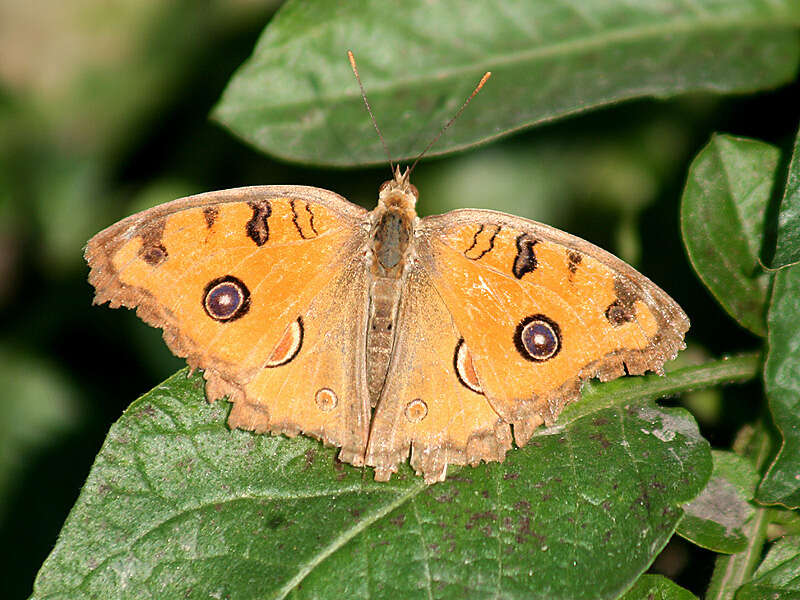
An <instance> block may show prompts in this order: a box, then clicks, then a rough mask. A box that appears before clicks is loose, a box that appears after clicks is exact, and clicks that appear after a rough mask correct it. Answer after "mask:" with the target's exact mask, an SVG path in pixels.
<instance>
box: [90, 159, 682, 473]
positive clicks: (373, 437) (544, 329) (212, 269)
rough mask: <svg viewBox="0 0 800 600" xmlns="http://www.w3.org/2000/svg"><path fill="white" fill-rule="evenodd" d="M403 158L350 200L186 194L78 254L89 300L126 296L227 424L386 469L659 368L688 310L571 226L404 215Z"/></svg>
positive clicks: (536, 418)
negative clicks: (590, 386) (359, 200)
mask: <svg viewBox="0 0 800 600" xmlns="http://www.w3.org/2000/svg"><path fill="white" fill-rule="evenodd" d="M417 198H418V193H417V190H416V188H415V187H414V186H413V185H411V183H410V182H409V170H408V169H406V170H405V171H401V170H400V168H394V169H393V178H392V179H391V180H389V181H387V182H385V183H384V184H383V185H382V186H381V188H380V191H379V194H378V205H377V207H376V208H375V209H374V210H372V211H370V212H368V211H366V210H365V209H363V208H361V207H359V206H356V205H354V204H351V203H350V202H348V201H347V200H345V199H344V198H342V197H341V196H338V195H337V194H335V193H333V192H330V191H327V190H323V189H318V188H312V187H305V186H261V187H246V188H238V189H232V190H225V191H218V192H211V193H207V194H200V195H197V196H191V197H188V198H183V199H180V200H176V201H174V202H169V203H167V204H164V205H162V206H158V207H155V208H151V209H149V210H146V211H144V212H141V213H139V214H136V215H133V216H131V217H128V218H127V219H124V220H122V221H120V222H119V223H117V224H115V225H112V226H111V227H109V228H108V229H106V230H104V231H102V232H100V233H99V234H97V235H96V236H95V237H93V238H92V239H91V240H90V241H89V243H88V246H87V249H86V260H87V261H88V263H89V266H90V274H89V281H90V282H91V284H92V285H93V286H94V287H95V289H96V297H95V303H104V302H108V303H109V304H110V305H111V307H114V308H115V307H119V306H126V307H129V308H136V309H137V314H138V315H139V316H140V317H141V318H142V319H143V320H144V321H145V322H147V323H149V324H150V325H153V326H155V327H160V328H162V329H163V330H164V339H165V341H166V343H167V345H168V346H169V348H170V349H171V350H172V351H173V352H174V353H175V354H177V355H178V356H181V357H185V358H186V359H187V361H188V363H189V365H190V366H191V367H192V368H200V369H203V374H204V377H205V379H206V382H207V384H206V394H207V396H208V399H209V400H210V401H213V400H215V399H217V398H222V397H228V399H229V400H230V401H231V402H232V403H233V407H232V410H231V412H230V416H229V418H228V423H229V425H230V427H231V428H241V429H246V430H251V431H255V432H257V433H266V432H271V433H273V434H285V435H289V436H294V435H296V434H298V433H304V434H306V435H310V436H312V437H315V438H318V439H320V440H322V441H323V442H324V443H326V444H331V445H335V446H338V447H339V448H341V450H340V452H339V458H340V460H342V461H344V462H347V463H350V464H353V465H356V466H361V465H369V466H371V467H374V468H375V478H376V479H378V480H381V481H385V480H388V479H389V477H390V476H391V474H392V473H393V472H394V471H396V470H397V466H398V464H399V463H401V462H402V461H404V460H406V458H407V457H408V456H409V452H410V455H411V460H410V462H411V465H412V466H413V467H414V468H415V470H416V471H417V472H418V473H420V474H422V475H423V476H424V478H425V480H426V481H428V482H433V481H440V480H443V479H444V478H445V476H446V473H447V466H448V465H451V464H455V465H464V464H470V465H475V464H477V463H479V462H480V461H482V460H483V461H502V460H503V459H504V457H505V454H506V451H507V450H509V448H510V447H511V444H512V428H511V426H512V425H513V441H514V442H516V444H517V445H518V446H523V445H524V444H525V443H526V442H527V441H528V439H529V438H530V436H531V434H532V432H533V430H534V429H535V428H536V427H538V426H539V425H541V424H543V423H545V424H549V423H552V422H553V421H554V420H555V418H556V417H557V416H558V414H559V413H560V412H561V410H562V409H563V408H564V406H565V404H567V403H568V402H571V401H573V400H575V399H576V398H577V397H578V396H579V394H580V386H581V383H582V382H583V381H584V380H586V379H588V378H591V377H598V378H600V379H601V380H603V381H606V380H609V379H614V378H616V377H620V376H622V375H625V374H631V375H635V374H640V373H644V372H645V371H648V370H649V371H656V372H661V370H662V366H663V365H664V363H665V362H666V361H668V360H670V359H672V358H674V357H675V355H676V354H677V352H678V351H679V350H680V349H682V348H683V347H684V344H683V337H684V334H685V333H686V331H687V330H688V328H689V320H688V318H687V317H686V315H685V314H684V312H683V311H682V310H681V308H680V307H679V306H678V305H677V304H676V303H675V302H674V301H673V300H672V299H671V298H670V297H669V296H668V295H667V294H666V293H664V292H663V291H662V290H661V289H660V288H658V287H657V286H656V285H655V284H653V283H652V282H651V281H650V280H649V279H647V278H646V277H644V276H643V275H641V274H640V273H638V272H637V271H635V270H634V269H633V268H631V267H630V266H628V265H627V264H626V263H624V262H623V261H621V260H619V259H618V258H616V257H614V256H612V255H611V254H609V253H607V252H605V251H603V250H601V249H600V248H598V247H596V246H594V245H592V244H590V243H589V242H587V241H585V240H582V239H580V238H577V237H574V236H572V235H569V234H567V233H564V232H563V231H559V230H557V229H554V228H552V227H549V226H547V225H543V224H541V223H536V222H534V221H530V220H527V219H523V218H521V217H515V216H511V215H507V214H503V213H500V212H496V211H491V210H477V209H463V210H456V211H453V212H450V213H447V214H444V215H435V216H428V217H425V218H422V219H420V218H418V217H417V214H416V211H415V204H416V201H417Z"/></svg>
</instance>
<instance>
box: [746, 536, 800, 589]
mask: <svg viewBox="0 0 800 600" xmlns="http://www.w3.org/2000/svg"><path fill="white" fill-rule="evenodd" d="M765 598H769V599H770V600H797V599H798V598H800V536H797V535H795V536H788V537H785V538H781V539H780V540H778V541H777V542H776V543H775V544H774V545H773V546H772V548H770V550H769V552H768V553H767V556H766V557H765V558H764V561H763V562H762V563H761V564H760V565H759V567H758V570H757V571H756V572H755V574H754V575H753V580H752V581H751V582H750V583H748V584H746V585H744V586H742V587H741V588H740V589H739V592H738V593H737V594H736V600H764V599H765Z"/></svg>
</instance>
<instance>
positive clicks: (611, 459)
mask: <svg viewBox="0 0 800 600" xmlns="http://www.w3.org/2000/svg"><path fill="white" fill-rule="evenodd" d="M719 366H720V371H719V377H718V379H717V382H719V381H722V380H723V378H724V379H736V378H743V377H747V376H750V375H751V374H752V369H750V368H749V366H745V367H744V368H741V369H739V371H738V375H737V374H734V373H731V371H730V370H729V365H728V364H724V363H723V362H722V361H721V362H720V363H719ZM705 368H706V369H707V368H708V367H705ZM670 377H671V375H667V376H666V377H664V378H662V380H664V381H667V382H669V381H670ZM631 381H632V382H634V383H635V382H636V381H637V379H635V378H631ZM634 383H631V384H629V385H630V389H635V386H634ZM679 385H680V382H679ZM202 387H203V383H202V379H201V378H200V377H199V376H195V377H191V378H188V379H187V378H186V376H185V372H183V371H182V372H179V373H178V374H177V375H175V376H173V377H172V378H170V379H169V380H167V381H166V382H165V383H164V384H163V385H161V386H159V387H157V388H155V389H154V390H153V391H151V392H150V393H148V394H147V395H145V396H144V397H142V398H140V399H139V400H137V401H136V402H134V403H133V404H132V405H131V407H130V408H129V409H128V410H127V411H126V412H125V414H124V415H123V416H122V417H121V419H120V421H119V422H118V423H117V424H115V425H114V426H113V427H112V429H111V431H110V433H109V436H108V438H107V440H106V442H105V444H104V446H103V449H102V450H101V452H100V454H99V455H98V457H97V460H96V463H95V465H94V466H93V468H92V471H91V473H90V474H89V478H88V480H87V482H86V485H85V486H84V488H83V490H82V492H81V495H80V498H79V499H78V502H77V504H76V505H75V507H74V508H73V510H72V513H71V514H70V516H69V517H68V519H67V522H66V524H65V526H64V529H63V530H62V532H61V534H60V536H59V540H58V543H57V544H56V547H55V549H54V551H53V553H52V554H51V555H50V557H49V558H48V559H47V561H46V562H45V564H44V566H43V567H42V570H41V571H40V573H39V575H38V577H37V580H36V583H35V590H34V598H41V599H43V598H85V597H102V598H139V597H147V596H151V595H153V594H156V595H158V596H159V597H184V595H191V596H196V597H231V598H237V599H246V598H284V597H286V596H287V595H288V594H290V593H291V594H292V595H293V597H298V598H300V597H331V598H335V597H347V598H366V597H370V598H375V597H378V598H380V597H403V598H430V597H437V598H462V597H465V596H468V597H470V598H489V597H497V596H500V597H503V598H548V599H557V598H576V597H587V596H591V597H594V598H615V597H617V596H618V595H620V594H621V593H622V591H623V590H625V589H627V588H628V587H629V586H630V585H632V584H633V582H634V581H635V580H636V578H637V577H638V576H639V575H641V573H642V572H643V571H644V570H645V569H646V568H647V566H648V565H649V564H650V562H651V561H652V560H653V558H654V557H655V556H656V554H657V553H658V552H659V551H660V550H661V548H663V546H664V545H665V544H666V542H667V541H668V540H669V538H670V537H671V535H672V533H673V531H674V529H675V527H676V525H677V523H678V521H679V520H680V518H681V516H682V510H681V509H680V505H681V504H683V503H685V502H688V501H689V500H691V499H692V498H693V497H694V496H695V495H696V494H697V493H698V492H699V491H700V490H701V489H702V488H703V486H704V485H705V483H706V481H707V479H708V477H709V476H710V472H711V457H710V452H709V448H708V444H707V442H706V441H705V440H704V439H703V438H702V437H700V435H699V433H698V431H697V427H696V424H695V422H694V420H693V419H692V417H691V415H690V414H689V413H687V412H686V411H685V410H683V409H681V408H661V407H658V406H657V405H656V404H655V403H653V402H652V401H651V400H646V399H645V397H646V396H647V395H649V391H650V389H649V387H648V386H647V385H645V386H644V387H645V388H646V389H647V391H646V392H644V393H643V394H641V395H640V396H639V397H638V398H635V396H634V395H633V394H632V392H629V393H628V394H627V395H626V393H625V392H624V390H622V391H621V390H620V388H619V387H616V388H612V393H611V397H612V400H619V401H620V403H619V404H613V403H611V404H610V405H605V406H604V402H605V401H608V399H606V400H605V401H604V400H603V398H602V396H603V393H602V390H598V389H597V388H595V389H594V391H593V402H592V407H593V410H592V411H591V412H588V413H585V414H584V413H581V412H580V411H576V412H573V413H571V415H567V416H566V417H565V418H562V419H559V421H558V422H557V424H556V425H554V426H553V427H550V428H547V429H544V428H543V429H541V430H539V431H538V432H537V434H536V435H535V436H533V437H532V439H531V441H530V442H529V444H528V446H526V447H525V448H523V449H515V450H512V451H510V452H509V454H508V457H507V458H506V460H505V462H503V463H502V464H497V463H493V464H490V465H481V466H479V467H475V468H469V467H467V468H463V469H460V470H457V469H454V470H453V472H452V473H451V474H450V476H449V477H448V479H447V480H446V481H445V482H443V483H440V484H436V485H433V486H426V485H425V484H424V483H423V481H422V479H421V478H418V477H416V476H414V475H412V474H411V473H410V471H409V469H408V467H405V468H403V469H401V471H400V473H399V475H398V476H396V477H395V478H393V480H392V481H391V482H389V483H376V482H374V481H372V472H371V470H369V469H363V470H362V469H355V468H352V467H349V466H346V465H341V464H339V463H337V462H336V461H335V460H334V456H335V450H334V449H330V448H329V449H325V448H322V447H321V446H320V445H319V444H318V443H316V442H314V441H312V440H310V439H308V438H306V437H304V436H298V437H297V438H294V439H287V438H283V437H272V436H265V435H261V436H259V435H252V434H250V433H246V432H242V431H233V432H231V431H229V430H228V429H227V427H226V426H225V418H226V414H227V411H228V405H227V404H226V403H224V402H219V403H216V404H214V405H209V404H208V403H206V401H205V400H204V396H203V393H202ZM631 398H634V400H635V401H629V400H630V399H631ZM577 404H580V402H579V403H577ZM562 417H564V415H563V414H562ZM567 574H568V576H566V575H567ZM153 590H157V592H154V591H153Z"/></svg>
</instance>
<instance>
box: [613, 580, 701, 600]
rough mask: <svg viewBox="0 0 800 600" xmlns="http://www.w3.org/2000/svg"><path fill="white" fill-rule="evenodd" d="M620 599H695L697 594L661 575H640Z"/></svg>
mask: <svg viewBox="0 0 800 600" xmlns="http://www.w3.org/2000/svg"><path fill="white" fill-rule="evenodd" d="M620 600H697V596H695V595H694V594H693V593H691V592H690V591H688V590H685V589H683V588H682V587H681V586H679V585H678V584H676V583H672V582H671V581H670V580H669V579H667V578H666V577H664V576H663V575H642V576H641V577H640V578H639V580H638V581H637V582H636V585H634V586H633V587H632V588H631V589H630V590H628V592H627V593H626V594H625V595H624V596H622V597H621V598H620Z"/></svg>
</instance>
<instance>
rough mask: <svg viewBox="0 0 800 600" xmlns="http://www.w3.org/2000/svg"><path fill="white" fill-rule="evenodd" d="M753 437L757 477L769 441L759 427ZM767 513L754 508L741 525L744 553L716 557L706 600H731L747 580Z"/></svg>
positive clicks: (763, 534) (753, 567)
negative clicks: (746, 521) (745, 538)
mask: <svg viewBox="0 0 800 600" xmlns="http://www.w3.org/2000/svg"><path fill="white" fill-rule="evenodd" d="M755 437H756V439H755V440H754V442H755V443H754V444H752V445H751V447H752V448H753V450H752V452H751V453H750V455H751V456H750V458H751V459H753V461H754V463H755V465H756V468H757V470H758V472H759V473H760V472H762V470H763V468H764V465H765V464H766V462H767V459H768V458H769V453H770V440H769V435H767V433H766V432H765V431H764V428H763V426H761V427H759V428H758V429H757V430H756V433H755ZM770 511H771V509H768V508H756V512H755V514H754V515H753V516H752V518H751V520H750V522H749V523H747V524H745V526H744V528H743V529H744V533H745V535H746V536H747V547H746V548H745V549H744V550H742V551H741V552H737V553H736V554H730V555H724V554H723V555H720V556H718V557H717V560H716V563H715V565H714V573H713V575H712V576H711V583H710V584H709V586H708V592H707V593H706V600H732V599H733V597H734V595H735V594H736V591H737V590H738V589H739V588H740V587H741V586H742V585H743V584H744V583H746V582H747V581H749V580H750V578H751V576H752V575H753V572H754V571H755V570H756V567H757V566H758V563H759V561H760V560H761V554H762V552H763V550H764V543H765V542H766V539H767V525H769V520H770Z"/></svg>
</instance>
